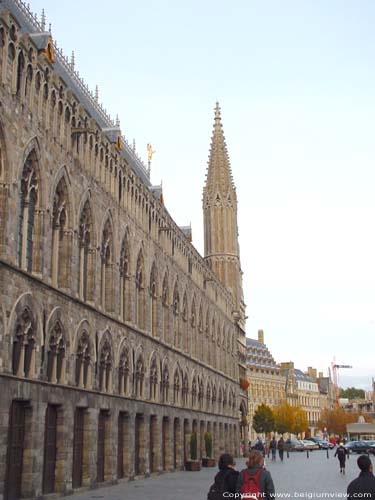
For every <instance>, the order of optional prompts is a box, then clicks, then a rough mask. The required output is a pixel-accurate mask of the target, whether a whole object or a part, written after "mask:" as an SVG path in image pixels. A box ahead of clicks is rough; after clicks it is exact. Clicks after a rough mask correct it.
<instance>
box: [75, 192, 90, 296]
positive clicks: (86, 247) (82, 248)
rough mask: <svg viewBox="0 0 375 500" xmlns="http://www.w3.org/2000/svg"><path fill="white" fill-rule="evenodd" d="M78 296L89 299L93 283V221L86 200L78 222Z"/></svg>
mask: <svg viewBox="0 0 375 500" xmlns="http://www.w3.org/2000/svg"><path fill="white" fill-rule="evenodd" d="M78 237H79V295H80V297H81V299H82V300H90V299H91V289H92V283H93V279H94V278H93V272H92V271H93V249H92V247H93V219H92V211H91V206H90V203H89V201H88V200H86V202H85V204H84V207H83V209H82V213H81V216H80V220H79V234H78Z"/></svg>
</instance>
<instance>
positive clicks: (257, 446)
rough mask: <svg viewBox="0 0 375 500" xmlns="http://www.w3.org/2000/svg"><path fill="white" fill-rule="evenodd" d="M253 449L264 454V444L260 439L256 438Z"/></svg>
mask: <svg viewBox="0 0 375 500" xmlns="http://www.w3.org/2000/svg"><path fill="white" fill-rule="evenodd" d="M254 450H257V451H260V452H261V453H263V456H264V446H263V443H262V440H261V439H258V441H257V442H256V444H255V446H254Z"/></svg>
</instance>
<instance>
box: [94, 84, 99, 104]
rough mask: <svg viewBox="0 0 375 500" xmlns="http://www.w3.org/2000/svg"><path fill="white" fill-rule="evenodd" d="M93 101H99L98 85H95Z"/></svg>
mask: <svg viewBox="0 0 375 500" xmlns="http://www.w3.org/2000/svg"><path fill="white" fill-rule="evenodd" d="M95 101H96V102H98V101H99V87H98V86H97V85H96V86H95Z"/></svg>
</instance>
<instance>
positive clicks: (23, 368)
mask: <svg viewBox="0 0 375 500" xmlns="http://www.w3.org/2000/svg"><path fill="white" fill-rule="evenodd" d="M35 339H36V324H35V321H34V318H33V316H32V313H31V311H30V309H29V308H27V307H25V308H24V309H23V311H22V312H21V313H20V315H19V316H18V318H17V323H16V327H15V335H14V338H13V358H12V371H13V375H17V376H19V377H28V378H32V377H33V376H34V374H35V343H36V340H35Z"/></svg>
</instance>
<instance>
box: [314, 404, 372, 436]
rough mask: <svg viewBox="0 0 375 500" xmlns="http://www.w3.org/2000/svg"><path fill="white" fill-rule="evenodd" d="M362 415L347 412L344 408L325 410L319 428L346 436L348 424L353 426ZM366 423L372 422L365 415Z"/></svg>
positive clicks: (369, 417) (368, 416)
mask: <svg viewBox="0 0 375 500" xmlns="http://www.w3.org/2000/svg"><path fill="white" fill-rule="evenodd" d="M359 416H360V413H358V412H357V411H352V412H346V411H345V410H344V409H343V408H335V409H333V410H329V409H328V408H326V409H324V410H323V411H322V412H321V414H320V420H319V422H318V427H320V428H321V429H324V427H326V428H327V430H328V432H329V433H330V434H339V435H342V434H345V432H346V424H351V423H353V422H358V417H359ZM363 417H364V418H365V421H366V422H372V418H371V416H370V415H366V414H365V415H363Z"/></svg>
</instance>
